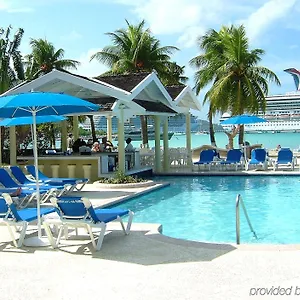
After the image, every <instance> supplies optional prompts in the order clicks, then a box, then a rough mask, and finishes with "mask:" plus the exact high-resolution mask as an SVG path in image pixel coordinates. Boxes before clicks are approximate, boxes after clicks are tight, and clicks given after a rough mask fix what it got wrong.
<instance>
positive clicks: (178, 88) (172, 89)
mask: <svg viewBox="0 0 300 300" xmlns="http://www.w3.org/2000/svg"><path fill="white" fill-rule="evenodd" d="M184 88H185V85H183V84H182V85H171V86H166V90H167V91H168V93H169V94H170V96H171V98H172V99H173V100H174V99H176V98H177V96H178V95H179V94H180V93H181V92H182V90H183V89H184Z"/></svg>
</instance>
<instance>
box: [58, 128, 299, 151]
mask: <svg viewBox="0 0 300 300" xmlns="http://www.w3.org/2000/svg"><path fill="white" fill-rule="evenodd" d="M191 136H192V148H197V147H200V146H202V145H210V144H211V143H210V137H209V134H199V135H197V134H194V133H192V135H191ZM215 138H216V142H217V146H218V147H219V148H225V147H226V145H227V144H228V137H227V135H226V134H225V133H224V132H217V133H215ZM245 141H248V142H249V143H250V145H253V144H262V146H263V147H264V148H266V149H275V148H276V147H277V145H281V147H289V148H291V149H293V150H296V149H297V150H298V149H300V133H299V132H295V133H294V132H281V133H245ZM124 143H125V142H124ZM141 143H142V141H132V145H133V146H134V147H136V148H139V147H140V144H141ZM113 144H114V145H115V146H117V144H118V142H117V141H116V142H113ZM160 145H161V146H163V141H162V140H161V141H160ZM154 146H155V144H154V140H149V147H150V148H152V147H154ZM234 146H235V147H236V148H238V135H237V136H236V137H235V138H234ZM56 147H57V148H60V141H57V142H56ZM169 147H170V148H178V147H186V135H176V134H174V135H173V137H172V138H171V139H170V140H169Z"/></svg>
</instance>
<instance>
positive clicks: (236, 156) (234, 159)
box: [218, 149, 243, 171]
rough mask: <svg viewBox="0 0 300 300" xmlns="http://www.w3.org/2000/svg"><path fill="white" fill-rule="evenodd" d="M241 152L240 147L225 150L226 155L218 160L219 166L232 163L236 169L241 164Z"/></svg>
mask: <svg viewBox="0 0 300 300" xmlns="http://www.w3.org/2000/svg"><path fill="white" fill-rule="evenodd" d="M242 156H243V152H242V151H241V150H240V149H231V150H229V151H228V152H227V157H226V159H225V160H224V161H220V162H218V165H219V166H227V165H234V166H235V170H236V171H237V169H238V166H242V162H241V158H242Z"/></svg>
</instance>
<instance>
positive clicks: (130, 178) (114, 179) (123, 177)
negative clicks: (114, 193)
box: [99, 170, 146, 184]
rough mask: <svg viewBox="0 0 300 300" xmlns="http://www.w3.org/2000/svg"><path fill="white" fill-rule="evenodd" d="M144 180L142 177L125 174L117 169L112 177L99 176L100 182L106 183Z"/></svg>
mask: <svg viewBox="0 0 300 300" xmlns="http://www.w3.org/2000/svg"><path fill="white" fill-rule="evenodd" d="M144 181H146V180H145V179H143V178H138V177H136V176H126V175H125V173H124V172H122V171H120V170H117V171H116V173H115V174H114V177H111V178H100V179H99V182H100V183H106V184H126V183H138V182H144Z"/></svg>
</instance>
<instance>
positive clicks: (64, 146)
mask: <svg viewBox="0 0 300 300" xmlns="http://www.w3.org/2000/svg"><path fill="white" fill-rule="evenodd" d="M67 135H68V128H67V121H66V120H64V121H62V123H61V150H62V151H63V152H64V151H67Z"/></svg>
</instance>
